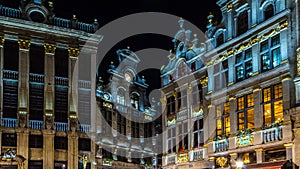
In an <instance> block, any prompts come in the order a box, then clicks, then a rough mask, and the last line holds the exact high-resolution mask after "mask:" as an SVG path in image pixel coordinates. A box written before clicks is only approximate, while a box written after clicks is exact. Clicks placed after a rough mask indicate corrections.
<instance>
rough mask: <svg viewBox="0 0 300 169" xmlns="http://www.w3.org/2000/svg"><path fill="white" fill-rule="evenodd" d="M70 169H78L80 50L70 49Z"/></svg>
mask: <svg viewBox="0 0 300 169" xmlns="http://www.w3.org/2000/svg"><path fill="white" fill-rule="evenodd" d="M68 51H69V86H70V90H69V130H70V131H69V133H68V168H72V169H78V135H77V133H76V131H77V129H78V117H77V112H78V55H79V49H78V48H71V47H70V48H69V49H68Z"/></svg>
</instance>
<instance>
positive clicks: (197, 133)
mask: <svg viewBox="0 0 300 169" xmlns="http://www.w3.org/2000/svg"><path fill="white" fill-rule="evenodd" d="M193 136H194V144H193V145H194V147H195V148H199V147H200V146H203V145H204V134H203V119H199V120H196V121H195V122H194V129H193Z"/></svg>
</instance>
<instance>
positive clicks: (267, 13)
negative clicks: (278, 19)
mask: <svg viewBox="0 0 300 169" xmlns="http://www.w3.org/2000/svg"><path fill="white" fill-rule="evenodd" d="M272 16H274V7H273V5H271V4H270V5H268V6H267V7H266V8H265V10H264V18H265V20H268V19H269V18H271V17H272Z"/></svg>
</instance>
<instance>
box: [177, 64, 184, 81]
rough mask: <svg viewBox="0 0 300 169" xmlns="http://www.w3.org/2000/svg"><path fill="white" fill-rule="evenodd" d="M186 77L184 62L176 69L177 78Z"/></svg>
mask: <svg viewBox="0 0 300 169" xmlns="http://www.w3.org/2000/svg"><path fill="white" fill-rule="evenodd" d="M184 75H186V64H185V63H184V62H182V63H180V64H179V67H178V78H180V77H182V76H184Z"/></svg>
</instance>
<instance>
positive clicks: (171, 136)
mask: <svg viewBox="0 0 300 169" xmlns="http://www.w3.org/2000/svg"><path fill="white" fill-rule="evenodd" d="M167 142H168V153H173V152H176V128H175V127H173V128H170V129H168V137H167Z"/></svg>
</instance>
